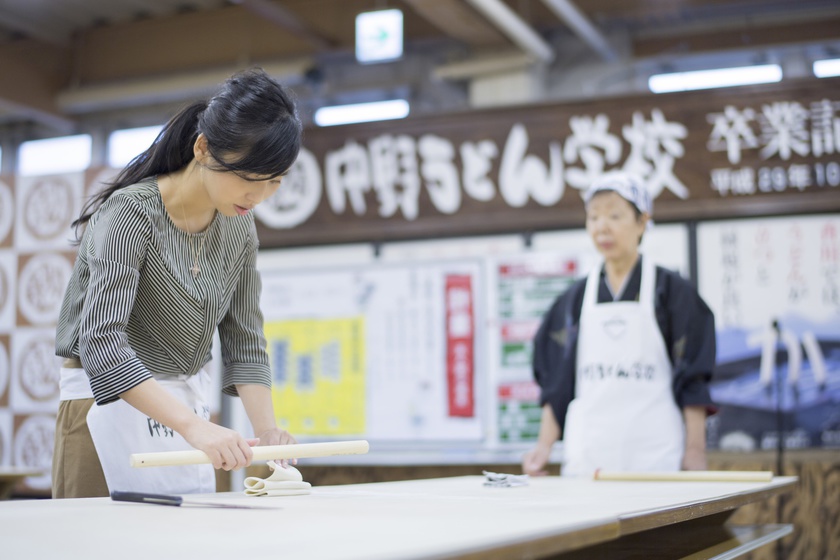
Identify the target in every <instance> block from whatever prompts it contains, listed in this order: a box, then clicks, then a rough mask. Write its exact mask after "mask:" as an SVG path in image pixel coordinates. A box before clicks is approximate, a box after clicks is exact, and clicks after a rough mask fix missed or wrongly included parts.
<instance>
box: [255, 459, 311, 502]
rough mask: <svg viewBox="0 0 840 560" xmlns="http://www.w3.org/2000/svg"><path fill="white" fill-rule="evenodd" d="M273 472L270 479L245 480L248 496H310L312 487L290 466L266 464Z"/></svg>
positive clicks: (271, 462) (272, 462) (273, 463)
mask: <svg viewBox="0 0 840 560" xmlns="http://www.w3.org/2000/svg"><path fill="white" fill-rule="evenodd" d="M266 465H268V468H269V469H271V470H272V473H271V476H269V477H268V478H259V477H257V476H249V477H248V478H246V479H245V495H246V496H298V495H301V494H309V492H310V490H311V489H312V485H311V484H309V483H308V482H304V481H303V476H301V474H300V471H299V470H297V469H296V468H294V467H293V466H291V465H289V466H288V467H285V468H284V467H281V466H280V465H278V464H277V463H275V462H274V461H269V462H268V463H266Z"/></svg>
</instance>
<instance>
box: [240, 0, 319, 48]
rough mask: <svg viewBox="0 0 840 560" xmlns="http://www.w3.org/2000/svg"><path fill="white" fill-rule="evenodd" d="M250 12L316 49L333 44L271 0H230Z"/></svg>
mask: <svg viewBox="0 0 840 560" xmlns="http://www.w3.org/2000/svg"><path fill="white" fill-rule="evenodd" d="M232 2H233V3H234V4H239V5H240V6H242V7H243V8H245V9H246V10H248V11H249V12H251V13H252V14H254V15H256V16H259V17H261V18H262V19H264V20H266V21H269V22H271V23H273V24H275V25H277V26H279V27H282V28H283V29H285V30H286V31H288V32H289V33H291V34H292V35H294V36H295V37H297V38H298V39H301V40H303V41H306V42H307V43H309V44H310V45H312V46H313V47H315V48H316V49H317V50H318V51H328V50H330V49H332V48H333V47H334V46H335V45H334V44H333V43H332V41H330V40H328V39H326V38H324V37H323V36H321V35H319V34H317V33H315V32H313V31H312V30H311V29H309V27H307V26H306V25H305V24H304V23H303V22H301V21H300V19H298V18H297V17H296V16H295V15H294V14H293V13H292V12H290V11H289V10H287V9H286V8H284V7H282V6H281V5H280V4H277V3H276V2H272V1H271V0H232Z"/></svg>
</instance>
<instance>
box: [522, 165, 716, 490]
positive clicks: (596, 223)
mask: <svg viewBox="0 0 840 560" xmlns="http://www.w3.org/2000/svg"><path fill="white" fill-rule="evenodd" d="M584 200H585V203H586V229H587V232H588V233H589V235H590V237H591V238H592V241H593V242H594V244H595V247H596V248H597V250H598V252H599V253H600V254H601V256H602V257H603V264H602V265H601V266H599V267H597V268H596V269H595V270H593V271H592V272H591V273H590V274H589V276H588V278H586V279H584V280H580V281H578V282H576V283H575V284H574V285H572V286H571V287H570V288H569V290H568V291H567V292H566V293H564V294H563V295H561V296H560V297H558V298H557V300H556V301H555V302H554V304H553V305H552V307H551V308H550V310H549V311H548V313H547V314H546V315H545V317H544V319H543V323H542V325H541V326H540V329H539V331H538V332H537V335H536V337H535V339H534V362H533V367H534V376H535V379H536V381H537V383H538V384H539V385H540V388H541V404H542V407H543V412H542V422H541V425H540V434H539V438H538V442H537V445H536V446H535V447H534V448H533V449H532V450H530V451H529V452H527V453H526V454H525V456H524V457H523V460H522V469H523V471H524V472H525V473H527V474H531V475H541V474H546V470H545V467H546V465H547V463H548V458H549V455H550V452H551V447H552V446H553V444H554V442H555V441H557V440H558V439H561V437H562V439H563V441H564V461H563V467H562V474H563V475H564V476H565V475H571V476H590V475H592V473H593V472H594V471H595V470H597V469H605V470H623V471H674V470H680V469H685V470H698V469H705V468H706V451H705V447H706V441H705V439H706V438H705V434H706V432H705V420H706V416H707V414H708V412H709V411H711V410H714V407H713V405H712V402H711V398H710V395H709V391H708V381H709V379H710V377H711V373H712V368H713V367H714V363H715V328H714V316H713V315H712V312H711V311H710V310H709V308H708V306H707V305H706V304H705V302H703V300H702V299H701V298H700V296H699V294H698V293H697V291H696V290H695V289H694V287H693V286H692V285H691V284H690V283H689V282H687V281H686V280H685V279H683V278H682V277H680V276H679V275H678V274H677V273H675V272H672V271H669V270H666V269H664V268H661V267H656V266H654V264H653V263H652V262H651V261H650V259H645V258H643V257H642V255H640V253H639V250H638V247H639V244H640V243H641V239H642V236H643V234H644V232H645V229H646V228H647V226H648V221H649V220H650V217H651V213H652V203H651V201H650V196H649V195H648V193H647V192H646V191H645V188H644V185H642V184H641V183H640V182H639V181H638V180H637V179H636V178H634V177H632V176H630V175H628V174H625V173H623V172H610V173H607V174H605V175H603V176H602V177H601V178H600V179H598V180H597V181H596V182H595V183H593V185H592V186H591V187H590V188H589V189H588V190H587V191H586V193H585V195H584Z"/></svg>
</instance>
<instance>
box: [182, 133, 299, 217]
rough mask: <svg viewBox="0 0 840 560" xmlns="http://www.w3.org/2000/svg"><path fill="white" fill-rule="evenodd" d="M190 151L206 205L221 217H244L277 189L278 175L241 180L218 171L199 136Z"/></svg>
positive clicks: (240, 177)
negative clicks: (195, 164)
mask: <svg viewBox="0 0 840 560" xmlns="http://www.w3.org/2000/svg"><path fill="white" fill-rule="evenodd" d="M193 150H194V154H195V159H196V163H197V164H198V166H199V168H198V169H199V173H200V174H201V182H202V184H203V185H204V188H205V189H206V190H207V196H208V197H209V199H210V203H211V204H212V205H213V206H215V208H216V210H217V211H218V212H220V213H222V214H224V215H225V216H228V217H233V216H245V215H246V214H248V212H250V211H251V210H253V209H254V207H255V206H256V205H257V204H259V203H261V202H262V201H264V200H265V199H267V198H269V197H270V196H271V195H273V194H274V193H275V192H277V189H278V188H280V183H281V181H282V180H283V176H282V175H281V176H277V177H273V178H262V177H259V176H257V175H253V176H245V177H242V176H240V175H238V174H236V173H233V172H231V171H226V170H224V168H221V166H220V165H219V164H218V162H217V161H215V159H214V158H213V156H212V155H211V154H210V151H209V150H208V148H207V139H206V138H205V136H204V135H203V134H199V135H198V138H197V139H196V142H195V145H194V147H193Z"/></svg>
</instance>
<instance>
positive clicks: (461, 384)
mask: <svg viewBox="0 0 840 560" xmlns="http://www.w3.org/2000/svg"><path fill="white" fill-rule="evenodd" d="M445 306H446V386H447V400H448V404H449V416H459V417H463V418H472V417H473V416H475V357H474V354H473V343H474V338H475V334H474V332H475V328H474V327H475V317H474V315H473V290H472V279H471V278H470V277H469V276H467V275H461V274H452V275H447V277H446V298H445Z"/></svg>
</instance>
